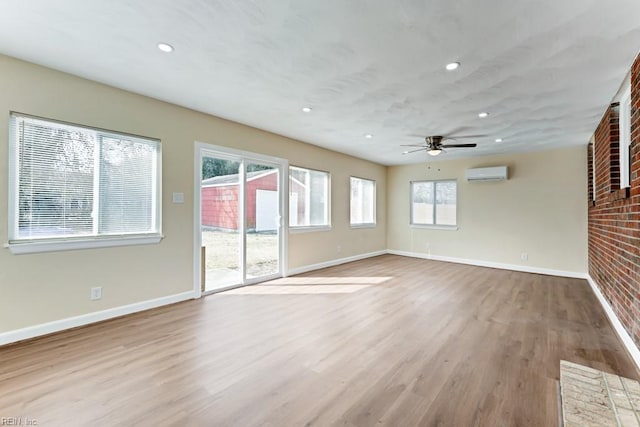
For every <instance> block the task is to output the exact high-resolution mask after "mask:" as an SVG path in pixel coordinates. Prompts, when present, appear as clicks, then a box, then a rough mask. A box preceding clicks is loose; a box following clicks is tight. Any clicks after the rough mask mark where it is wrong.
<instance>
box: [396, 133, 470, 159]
mask: <svg viewBox="0 0 640 427" xmlns="http://www.w3.org/2000/svg"><path fill="white" fill-rule="evenodd" d="M473 136H476V135H473ZM470 137H471V136H469V137H468V138H470ZM458 138H465V137H458ZM446 140H453V141H455V140H456V138H451V137H446V136H441V135H433V136H427V137H425V138H424V142H425V143H424V144H420V145H415V144H410V145H402V147H420V148H416V149H415V150H407V151H405V152H403V153H402V154H410V153H415V152H417V151H424V150H426V151H427V154H429V155H430V156H437V155H438V154H440V153H442V151H443V148H473V147H475V146H477V145H478V144H473V143H472V144H443V143H442V141H446Z"/></svg>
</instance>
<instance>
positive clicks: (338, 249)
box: [336, 245, 342, 253]
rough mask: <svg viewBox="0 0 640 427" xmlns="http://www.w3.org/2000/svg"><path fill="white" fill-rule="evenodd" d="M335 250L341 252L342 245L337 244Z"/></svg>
mask: <svg viewBox="0 0 640 427" xmlns="http://www.w3.org/2000/svg"><path fill="white" fill-rule="evenodd" d="M336 250H337V251H338V253H340V252H342V246H341V245H338V246H337V247H336Z"/></svg>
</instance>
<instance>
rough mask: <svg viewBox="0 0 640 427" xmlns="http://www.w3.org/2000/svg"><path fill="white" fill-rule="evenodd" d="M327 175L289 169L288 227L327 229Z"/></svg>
mask: <svg viewBox="0 0 640 427" xmlns="http://www.w3.org/2000/svg"><path fill="white" fill-rule="evenodd" d="M330 225H331V224H330V220H329V173H327V172H322V171H316V170H311V169H303V168H298V167H293V166H292V167H290V168H289V227H292V228H298V229H302V228H328V227H330Z"/></svg>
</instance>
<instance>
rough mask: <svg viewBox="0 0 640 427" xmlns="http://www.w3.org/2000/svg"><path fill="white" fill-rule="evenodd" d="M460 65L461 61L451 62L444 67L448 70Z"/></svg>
mask: <svg viewBox="0 0 640 427" xmlns="http://www.w3.org/2000/svg"><path fill="white" fill-rule="evenodd" d="M459 66H460V63H459V62H451V63H450V64H447V66H446V67H444V68H446V69H447V71H453V70H455V69H457V68H458V67H459Z"/></svg>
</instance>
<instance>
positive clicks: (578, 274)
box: [387, 249, 586, 279]
mask: <svg viewBox="0 0 640 427" xmlns="http://www.w3.org/2000/svg"><path fill="white" fill-rule="evenodd" d="M387 253H388V254H391V255H401V256H408V257H412V258H422V259H430V260H433V261H446V262H455V263H457V264H468V265H475V266H478V267H490V268H499V269H501V270H513V271H522V272H524V273H536V274H546V275H549V276H560V277H573V278H576V279H584V278H586V273H584V272H579V271H564V270H553V269H550V268H541V267H529V266H526V265H517V264H503V263H500V262H493V261H483V260H478V259H466V258H454V257H447V256H440V255H430V254H425V253H421V252H407V251H396V250H393V249H389V250H387Z"/></svg>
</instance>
